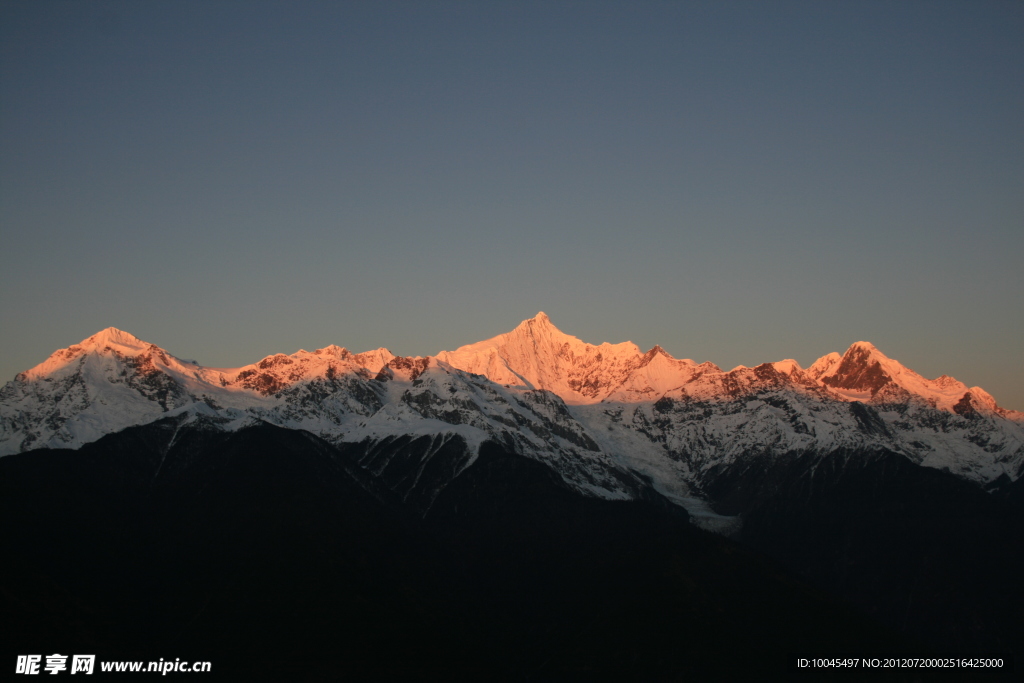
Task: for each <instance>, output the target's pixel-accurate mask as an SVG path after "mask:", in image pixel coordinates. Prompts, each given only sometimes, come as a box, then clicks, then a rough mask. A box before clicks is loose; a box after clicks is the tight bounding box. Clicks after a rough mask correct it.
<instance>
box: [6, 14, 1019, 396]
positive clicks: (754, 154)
mask: <svg viewBox="0 0 1024 683" xmlns="http://www.w3.org/2000/svg"><path fill="white" fill-rule="evenodd" d="M1022 36H1024V3H1021V2H983V1H978V0H974V1H971V2H954V3H944V2H938V1H934V0H929V1H927V2H917V3H916V2H899V3H892V2H847V3H844V2H806V3H790V2H768V3H764V2H750V3H746V2H705V3H686V2H655V3H644V2H621V3H600V2H591V1H588V2H579V3H570V2H564V3H559V2H538V3H531V2H509V3H499V2H474V3H468V2H467V3H431V2H413V3H387V2H365V3H352V4H346V3H341V2H323V3H311V2H280V3H259V2H241V1H239V2H226V1H217V0H213V1H204V2H184V1H175V2H156V1H153V2H125V3H118V2H49V1H46V0H41V1H34V2H9V1H4V2H0V231H2V234H0V237H2V241H0V244H2V245H3V249H2V254H3V257H2V258H3V261H2V263H3V267H2V269H0V321H2V331H0V378H2V380H3V381H6V380H8V379H11V378H13V376H14V375H15V374H16V373H17V372H19V371H21V370H24V369H26V368H28V367H30V366H32V365H34V364H36V363H38V362H40V361H42V360H43V359H44V358H45V357H46V356H47V355H48V354H49V353H50V352H51V351H53V350H54V349H56V348H58V347H63V346H68V345H70V344H72V343H74V342H77V341H79V340H81V339H82V338H84V337H86V336H88V335H90V334H92V333H94V332H96V331H97V330H99V329H101V328H104V327H107V326H111V325H113V326H116V327H120V328H122V329H126V330H128V331H130V332H132V333H134V334H136V335H137V336H139V337H141V338H143V339H146V340H147V341H152V342H155V343H157V344H160V345H161V346H163V347H165V348H167V349H168V350H169V351H171V352H172V353H174V354H176V355H178V356H181V357H185V358H194V359H196V360H198V361H199V362H200V363H203V364H206V365H213V366H230V365H241V364H244V363H249V362H253V361H256V360H258V359H259V358H261V357H263V356H264V355H267V354H270V353H275V352H285V353H291V352H293V351H295V350H297V349H298V348H300V347H302V348H306V349H313V348H317V347H321V346H325V345H327V344H331V343H336V344H339V345H342V346H346V347H348V348H350V349H352V350H354V351H361V350H366V349H369V348H376V347H378V346H388V347H389V348H390V349H391V350H392V351H394V352H396V353H401V354H420V355H422V354H432V353H436V352H437V351H439V350H441V349H451V348H454V347H456V346H459V345H461V344H466V343H470V342H474V341H478V340H480V339H483V338H486V337H489V336H492V335H494V334H498V333H500V332H503V331H507V330H509V329H511V328H512V327H514V326H515V325H516V324H517V323H518V322H519V321H520V320H522V319H524V318H527V317H530V316H532V315H533V314H535V313H536V312H537V311H538V310H544V311H546V312H547V313H548V314H549V315H550V316H551V318H552V320H553V321H554V322H555V324H556V325H558V326H559V327H561V328H562V329H563V330H564V331H566V332H568V333H570V334H574V335H576V336H578V337H580V338H582V339H584V340H585V341H590V342H594V343H599V342H601V341H612V342H618V341H624V340H626V339H630V340H632V341H634V342H636V343H637V344H639V345H640V346H642V347H644V348H648V347H650V346H652V345H654V344H656V343H658V344H661V345H662V346H663V347H665V348H666V349H667V350H668V351H669V352H670V353H672V354H673V355H675V356H677V357H690V358H693V359H695V360H698V361H703V360H711V361H714V362H715V363H718V364H719V365H721V366H723V367H727V368H728V367H732V366H734V365H737V364H741V363H742V364H746V365H753V364H756V363H759V362H763V361H772V360H779V359H781V358H784V357H794V358H796V359H797V360H798V361H800V362H801V363H802V364H804V365H805V366H806V365H807V364H809V363H810V362H811V361H813V360H814V359H815V358H817V357H818V356H821V355H824V354H825V353H827V352H830V351H843V350H844V349H845V348H846V347H847V346H848V345H849V344H850V343H852V342H854V341H857V340H861V339H865V340H869V341H871V342H873V343H874V344H875V345H877V346H878V347H879V348H880V349H882V350H883V351H884V352H885V353H887V354H888V355H890V356H892V357H894V358H897V359H899V360H900V361H902V362H904V363H905V364H906V365H908V366H910V367H912V368H914V369H916V370H918V371H919V372H921V373H923V374H925V375H927V376H929V377H934V376H936V375H939V374H942V373H947V374H951V375H953V376H955V377H957V378H958V379H961V380H962V381H964V382H966V383H968V384H969V385H980V386H983V387H985V388H986V389H988V390H989V391H990V392H991V393H992V394H993V395H994V396H995V397H996V399H997V400H998V401H999V402H1000V403H1001V404H1002V405H1004V406H1007V407H1011V408H1017V409H1024V315H1022V311H1024V306H1022V294H1024V267H1022V260H1024V259H1022V256H1024V38H1022Z"/></svg>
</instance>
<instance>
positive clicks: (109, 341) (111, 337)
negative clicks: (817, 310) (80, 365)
mask: <svg viewBox="0 0 1024 683" xmlns="http://www.w3.org/2000/svg"><path fill="white" fill-rule="evenodd" d="M78 346H81V347H82V348H84V349H88V350H90V351H91V350H95V349H104V348H106V347H115V348H118V347H120V348H127V349H131V350H132V351H133V352H134V351H139V350H142V349H145V348H148V347H149V346H151V344H149V343H148V342H144V341H142V340H141V339H139V338H138V337H136V336H135V335H134V334H132V333H131V332H125V331H124V330H119V329H117V328H116V327H108V328H106V329H103V330H100V331H99V332H97V333H96V334H94V335H92V336H91V337H87V338H86V339H83V340H82V341H81V342H80V343H79V344H78ZM120 348H119V350H120Z"/></svg>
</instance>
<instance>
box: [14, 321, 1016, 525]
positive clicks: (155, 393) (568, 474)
mask: <svg viewBox="0 0 1024 683" xmlns="http://www.w3.org/2000/svg"><path fill="white" fill-rule="evenodd" d="M182 415H189V416H193V417H195V418H199V417H202V418H203V419H207V420H209V421H210V422H211V424H215V425H217V428H218V429H222V430H227V431H233V430H237V429H238V428H240V427H241V426H244V425H247V424H252V423H253V422H254V421H262V422H267V423H270V424H273V425H277V426H281V427H286V428H290V429H302V430H306V431H309V432H311V433H313V434H316V435H318V436H319V437H321V438H323V439H325V440H327V441H329V442H330V443H333V444H338V445H340V444H362V445H361V446H360V447H359V448H361V449H362V450H363V451H365V453H366V454H370V455H366V456H365V457H366V458H369V459H368V460H365V461H364V460H363V459H361V460H360V462H363V463H364V465H365V466H366V467H368V468H371V469H373V468H382V469H380V472H381V473H383V472H384V471H385V469H386V467H385V466H384V465H382V458H384V459H386V458H385V455H386V454H389V453H390V454H397V453H399V452H400V451H402V446H401V444H402V443H404V441H403V440H413V441H415V440H417V439H427V440H428V441H429V442H430V443H437V444H440V445H439V446H438V448H437V449H434V448H433V447H432V446H431V447H430V448H426V447H423V445H422V443H420V442H419V441H417V442H416V443H417V444H419V445H417V447H416V448H415V449H413V450H414V451H415V452H417V453H420V454H421V455H422V454H424V453H426V454H427V456H423V457H427V460H430V461H432V460H434V459H435V458H434V455H432V454H433V453H435V452H444V453H446V454H448V455H446V456H445V459H444V461H445V463H446V464H445V465H444V466H443V467H440V468H439V469H438V468H436V467H435V465H433V464H430V462H427V461H424V462H419V463H414V462H412V461H409V462H407V463H406V465H405V466H404V469H403V470H402V471H403V474H402V475H401V477H399V478H398V479H396V480H395V481H396V484H395V485H396V486H398V487H399V488H398V489H396V490H398V491H399V493H400V494H401V495H403V496H413V497H414V498H416V499H417V500H421V501H422V502H423V504H424V505H429V501H430V500H432V496H434V495H436V494H437V492H438V491H440V490H441V489H442V488H443V487H444V485H445V482H446V481H448V480H451V479H452V478H454V477H457V476H458V475H459V473H460V472H462V471H463V470H465V468H467V467H469V466H471V465H472V463H473V462H474V459H475V454H476V453H477V451H478V449H479V447H480V444H482V443H483V442H485V441H492V442H494V443H498V444H501V445H502V447H503V448H506V449H507V450H509V451H510V452H513V453H517V454H520V455H525V456H527V457H529V458H532V459H535V460H539V461H541V462H544V463H545V464H547V465H548V466H549V467H551V468H552V469H553V470H554V471H556V472H558V474H559V475H560V476H562V477H563V479H564V481H565V482H566V483H567V484H569V485H570V486H572V487H573V488H576V489H577V490H580V491H583V492H586V493H588V494H591V495H596V496H600V497H605V498H635V497H638V496H641V495H644V492H645V491H649V490H650V489H653V490H654V491H657V492H658V493H659V494H661V495H664V496H666V497H668V498H670V499H672V500H674V501H675V502H676V503H678V504H680V505H684V506H686V507H687V509H688V510H689V511H690V512H691V518H692V519H693V520H694V521H695V522H697V523H703V524H706V525H708V526H709V527H712V528H721V527H723V526H724V527H729V526H730V525H731V524H732V523H733V522H732V521H730V520H728V519H724V518H721V517H720V516H717V515H716V514H715V513H714V512H713V509H712V506H711V505H709V501H708V500H707V499H706V495H705V493H704V489H705V488H706V487H707V486H708V485H709V483H710V482H711V481H712V479H713V478H714V477H716V476H719V473H720V472H721V471H722V468H731V467H733V468H734V467H740V468H742V467H746V466H747V465H748V464H749V463H751V462H754V461H757V462H758V463H763V462H771V461H773V459H776V458H782V457H791V456H792V454H812V455H814V457H825V456H827V455H828V454H829V453H833V452H837V451H840V450H842V451H844V452H849V451H857V452H867V451H875V450H879V449H884V450H886V451H887V452H893V453H898V454H900V455H902V456H904V457H906V458H908V459H909V460H910V461H911V462H913V463H916V464H920V465H925V466H930V467H935V468H938V469H945V470H948V471H950V472H953V473H955V474H957V475H958V476H960V477H962V478H965V479H968V480H970V481H973V482H976V483H980V484H987V483H989V482H993V481H996V480H998V479H1000V478H1005V479H1008V480H1009V481H1015V480H1016V479H1018V478H1019V477H1020V475H1021V474H1022V468H1024V430H1022V424H1024V414H1021V413H1016V412H1014V411H1007V410H1004V409H1002V408H1000V407H999V406H998V405H997V404H996V402H995V401H994V399H992V397H991V396H989V395H988V394H987V393H986V392H984V390H982V389H980V388H978V387H972V388H970V389H968V388H967V387H966V386H965V385H964V384H962V383H960V382H958V381H956V380H955V379H952V378H950V377H947V376H945V375H944V376H942V377H939V378H937V379H935V380H928V379H926V378H924V377H921V376H920V375H919V374H917V373H915V372H913V371H912V370H910V369H908V368H905V367H904V366H902V365H901V364H900V363H898V362H897V361H895V360H892V359H890V358H888V357H887V356H885V355H884V354H882V353H881V352H880V351H879V350H878V349H876V348H875V347H874V346H872V345H871V344H869V343H867V342H857V343H855V344H853V345H851V347H850V348H849V349H848V350H847V351H846V352H845V353H844V354H843V355H842V356H840V355H839V354H837V353H832V354H829V355H826V356H824V357H822V358H820V359H819V360H818V361H816V362H815V363H814V364H813V365H812V366H811V367H810V368H807V369H806V370H805V369H803V368H801V367H800V365H799V364H798V363H797V362H796V361H794V360H783V361H778V362H774V363H764V364H761V365H758V366H756V367H753V368H747V367H743V366H740V367H737V368H733V369H732V370H729V371H724V370H722V369H721V368H719V367H718V366H716V365H714V364H713V363H700V364H698V363H696V362H694V361H692V360H689V359H682V360H680V359H676V358H673V357H672V356H671V355H669V354H668V353H667V352H666V351H665V350H664V349H662V348H661V347H658V346H656V347H654V348H652V349H651V350H649V351H647V352H646V353H645V352H642V351H641V350H640V349H639V348H638V347H637V346H636V345H634V344H632V343H630V342H624V343H621V344H607V343H605V344H600V345H593V344H587V343H585V342H582V341H580V340H579V339H577V338H575V337H572V336H569V335H566V334H564V333H562V332H561V331H560V330H558V328H556V327H555V326H554V325H553V324H552V322H551V320H550V319H549V318H548V317H547V316H546V315H544V314H543V313H539V314H538V315H537V316H535V317H534V318H531V319H530V320H526V321H524V322H523V323H521V324H520V325H519V326H517V327H516V328H515V329H514V330H512V331H511V332H509V333H506V334H502V335H498V336H497V337H494V338H492V339H489V340H486V341H483V342H479V343H477V344H471V345H469V346H463V347H461V348H459V349H457V350H455V351H451V352H447V351H444V352H441V353H439V354H438V355H437V356H434V357H408V358H407V357H398V356H394V355H393V354H391V353H390V352H389V351H388V350H387V349H384V348H381V349H377V350H375V351H370V352H366V353H359V354H353V353H351V352H350V351H348V350H347V349H344V348H341V347H338V346H329V347H326V348H323V349H318V350H316V351H312V352H309V351H304V350H300V351H298V352H296V353H294V354H291V355H285V354H275V355H272V356H268V357H266V358H264V359H262V360H260V361H258V362H257V363H253V364H250V365H246V366H242V367H240V368H207V367H203V366H200V365H198V364H196V363H194V362H191V361H184V360H181V359H178V358H176V357H174V356H173V355H171V354H170V353H168V352H166V351H164V350H163V349H161V348H160V347H158V346H156V345H154V344H150V343H148V342H144V341H142V340H140V339H138V338H136V337H134V336H132V335H130V334H128V333H126V332H123V331H120V330H116V329H114V328H109V329H107V330H103V331H102V332H100V333H97V334H96V335H93V336H92V337H89V338H88V339H86V340H84V341H82V342H81V343H80V344H76V345H73V346H71V347H69V348H67V349H61V350H59V351H56V352H55V353H53V354H52V355H51V356H50V357H49V358H48V359H47V360H46V361H44V362H43V363H41V364H40V365H38V366H36V367H35V368H32V369H30V370H28V371H26V372H24V373H21V374H19V375H18V376H17V377H16V378H15V380H14V381H12V382H9V383H8V384H7V385H6V386H5V387H3V389H2V390H0V455H3V454H9V453H17V452H21V451H25V450H30V449H34V448H39V447H72V448H74V447H78V446H80V445H82V444H84V443H88V442H90V441H94V440H96V439H97V438H99V437H100V436H103V435H104V434H109V433H112V432H116V431H119V430H121V429H124V428H126V427H129V426H133V425H138V424H145V423H148V422H152V421H154V420H156V419H159V418H161V417H165V416H171V417H174V416H182ZM423 443H426V442H423ZM396 444H399V445H397V446H396ZM444 444H460V445H459V446H458V447H457V448H456V447H455V446H450V445H449V446H445V445H444ZM456 452H458V455H457V456H456V455H453V454H454V453H456ZM382 454H384V455H382ZM371 456H372V457H371ZM361 457H362V456H361ZM389 457H390V456H389ZM394 457H399V456H398V455H394ZM418 457H419V456H418ZM406 470H408V471H406ZM430 472H434V474H431V475H430V476H427V477H426V478H425V479H423V484H422V485H416V484H414V485H412V486H411V488H402V487H407V485H409V484H410V482H409V481H406V480H405V479H404V477H406V476H412V477H413V478H414V480H418V478H419V477H422V476H423V475H424V473H430ZM410 473H411V474H410ZM399 481H401V482H404V483H401V484H399V483H397V482H399ZM425 491H426V492H431V491H432V492H433V493H429V494H428V493H424V492H425ZM423 496H426V497H423Z"/></svg>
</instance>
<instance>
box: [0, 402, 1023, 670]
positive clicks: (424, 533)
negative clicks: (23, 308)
mask: <svg viewBox="0 0 1024 683" xmlns="http://www.w3.org/2000/svg"><path fill="white" fill-rule="evenodd" d="M414 444H415V440H413V439H406V440H402V441H401V442H396V443H394V444H392V447H393V448H395V449H399V450H402V449H404V450H403V453H404V456H403V457H405V458H406V460H408V461H410V462H412V461H415V460H416V457H415V456H416V454H415V453H414V452H413V451H415V448H416V447H415V446H414ZM456 445H457V444H456ZM456 445H452V446H449V447H448V451H446V453H447V455H445V456H444V457H447V458H451V459H453V462H463V461H464V460H465V458H466V457H467V453H466V452H465V444H464V443H463V444H461V446H462V450H461V451H460V450H459V448H457V447H456ZM424 447H426V446H424ZM367 449H368V446H367V445H366V444H363V445H358V444H356V445H351V446H348V447H344V448H336V447H334V446H332V445H330V444H328V443H327V442H325V441H322V440H320V439H318V438H317V437H315V436H312V435H310V434H308V433H306V432H301V431H294V430H286V429H282V428H279V427H273V426H270V425H266V424H263V425H258V426H254V427H250V428H246V429H243V430H240V431H238V432H234V433H224V432H220V431H217V430H215V429H211V428H207V427H204V426H203V425H202V423H197V424H192V425H188V426H182V425H180V424H179V423H177V422H176V421H174V420H163V421H160V422H157V423H152V424H150V425H146V426H142V427H134V428H130V429H127V430H124V431H123V432H120V433H118V434H114V435H110V436H107V437H104V438H103V439H101V440H99V441H97V442H95V443H92V444H89V445H86V446H84V447H82V448H81V449H80V450H79V451H68V450H53V451H35V452H31V453H25V454H20V455H14V456H9V457H5V458H2V459H0V518H2V520H3V523H2V524H0V542H2V543H3V547H4V548H7V549H8V550H9V551H8V553H7V559H6V560H5V561H4V562H3V563H0V589H2V602H0V608H2V610H3V615H2V623H3V628H4V631H3V633H2V634H0V635H2V637H3V641H4V647H3V650H4V659H3V661H2V662H0V665H2V666H4V667H13V666H14V660H15V657H16V655H18V654H26V653H39V654H44V655H45V654H50V653H53V652H60V653H65V654H67V653H95V654H97V655H98V657H99V658H101V659H105V660H111V659H124V660H132V659H136V660H153V659H157V658H160V657H164V658H168V657H169V658H175V657H180V658H182V659H189V660H193V661H194V660H207V661H211V662H212V663H213V669H214V671H213V674H211V675H205V674H203V675H201V677H202V678H203V679H204V680H207V679H214V678H220V679H231V680H255V679H265V680H336V679H341V678H344V677H347V676H350V675H353V676H360V677H367V676H380V677H403V678H411V677H420V676H423V675H425V674H438V675H445V676H448V677H455V678H478V679H479V678H486V679H493V678H504V679H511V680H551V679H555V680H558V679H576V678H587V679H598V678H599V679H609V678H613V679H619V680H737V679H740V678H743V677H752V676H756V677H758V678H779V677H786V676H787V675H790V674H791V673H792V672H790V670H789V668H788V664H789V657H788V655H789V653H793V652H810V653H813V652H821V653H825V652H832V653H835V652H850V653H870V652H888V653H935V654H939V653H952V652H958V653H974V654H981V653H986V652H1001V653H1011V654H1012V653H1013V652H1014V651H1015V649H1018V650H1017V656H1018V661H1019V657H1020V654H1019V648H1020V643H1022V642H1024V629H1022V623H1024V619H1021V618H1020V617H1021V615H1022V614H1024V611H1022V606H1024V601H1022V589H1021V582H1020V581H1019V577H1020V576H1022V575H1024V574H1022V573H1021V572H1022V569H1024V560H1022V553H1021V546H1022V544H1021V531H1020V530H1021V528H1022V525H1021V523H1020V519H1021V517H1020V514H1021V513H1020V510H1021V505H1020V496H1021V494H1020V487H1016V488H1008V489H1007V490H1006V492H1003V493H1001V494H1000V495H990V494H987V493H985V492H982V491H980V490H978V489H977V488H976V487H973V486H971V485H969V484H965V483H963V482H961V481H959V480H957V479H955V478H953V477H952V476H950V475H946V474H944V473H942V472H938V471H934V470H925V469H923V468H918V467H914V466H913V465H911V464H909V463H907V462H906V461H905V459H902V458H898V457H896V458H895V459H894V458H890V457H887V456H886V455H885V454H875V455H874V456H873V457H871V458H864V457H860V456H859V455H858V454H856V453H849V454H846V455H847V457H846V459H845V460H841V459H838V458H837V459H835V460H832V461H829V462H831V463H833V466H832V469H829V467H822V466H819V467H817V468H811V469H808V467H807V466H806V465H807V463H802V462H801V460H800V459H799V458H794V459H792V460H791V462H789V464H788V465H787V466H785V467H780V468H778V469H773V470H772V471H758V470H756V469H751V470H747V471H746V472H742V473H731V474H730V475H729V476H730V477H731V479H726V478H723V479H721V480H720V481H719V482H718V485H719V486H721V487H723V491H725V490H726V489H728V490H729V491H736V492H738V493H736V494H735V495H733V496H732V497H730V496H727V495H722V496H721V498H722V500H723V501H725V503H724V505H726V506H731V508H732V509H729V510H723V511H725V512H729V513H734V512H740V513H742V514H743V515H744V516H745V520H746V526H745V527H744V531H743V535H742V537H741V538H740V539H739V542H737V541H736V540H729V539H726V538H723V537H720V536H716V535H713V534H710V533H707V532H704V531H701V530H700V529H697V528H696V527H694V526H692V525H690V524H689V523H688V520H687V515H686V512H685V511H684V510H682V509H681V508H678V507H676V506H673V505H671V504H669V503H668V502H667V501H665V500H664V499H661V498H660V497H659V496H657V495H655V494H652V495H650V496H648V499H647V500H639V501H620V502H613V501H605V500H598V499H594V498H586V497H583V496H581V495H580V494H579V493H577V492H575V491H573V490H572V489H570V488H569V487H567V486H566V485H565V484H564V483H563V481H562V480H561V478H560V477H559V476H558V475H557V474H556V473H555V472H554V471H552V470H551V469H549V468H548V467H547V466H545V465H544V464H542V463H540V462H537V461H534V460H530V459H527V458H524V457H521V456H518V455H515V454H513V453H510V452H508V451H507V450H506V449H504V448H503V447H502V446H500V445H498V444H496V443H493V442H489V443H486V444H484V446H483V447H482V448H481V451H480V454H479V456H478V458H477V459H476V461H475V462H474V463H473V464H472V465H471V466H470V467H468V468H467V469H465V470H463V471H462V472H461V474H459V475H458V476H456V477H455V478H454V479H453V480H451V483H450V484H448V485H447V486H445V487H443V488H441V489H440V490H438V491H435V492H434V493H432V494H431V497H430V500H431V502H430V504H429V508H428V509H427V510H426V513H425V514H423V507H424V502H423V500H424V499H423V498H422V496H419V497H417V495H418V494H417V495H413V496H410V494H409V492H410V491H419V490H421V489H414V488H411V487H409V486H408V485H407V484H408V481H407V478H406V477H404V476H403V473H402V472H401V471H396V470H392V471H390V473H389V475H388V478H384V477H380V478H372V477H370V476H368V475H367V474H366V472H365V471H364V470H363V469H361V468H360V466H359V464H358V463H359V462H360V460H361V459H363V460H365V458H366V457H367V453H368V450H367ZM860 455H861V456H862V455H863V454H860ZM401 461H402V459H401V458H397V459H394V462H396V463H399V462H401ZM850 463H854V464H855V465H853V466H851V464H850ZM901 463H905V464H901ZM437 466H438V467H442V468H443V467H444V462H443V460H442V461H441V462H439V463H438V465H437ZM453 466H454V465H453ZM406 474H409V473H406ZM403 482H405V483H403ZM8 673H10V669H8ZM150 676H153V674H150ZM193 676H196V677H199V675H193ZM903 677H904V678H905V679H906V680H930V678H927V677H924V678H922V677H921V675H920V674H917V673H914V674H906V675H905V676H903ZM975 679H977V677H976V678H975Z"/></svg>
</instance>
